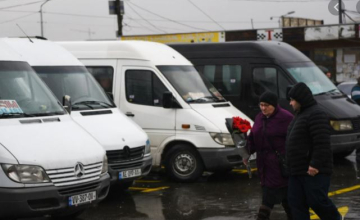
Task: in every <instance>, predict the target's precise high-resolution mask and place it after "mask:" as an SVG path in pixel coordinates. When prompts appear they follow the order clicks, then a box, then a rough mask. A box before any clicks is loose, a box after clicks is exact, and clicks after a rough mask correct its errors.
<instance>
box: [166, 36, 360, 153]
mask: <svg viewBox="0 0 360 220" xmlns="http://www.w3.org/2000/svg"><path fill="white" fill-rule="evenodd" d="M169 46H171V47H173V48H174V49H175V50H177V51H178V52H180V53H181V54H182V55H184V56H185V57H186V58H187V59H189V60H190V61H191V62H192V63H193V64H194V66H195V67H196V69H197V70H198V71H199V72H200V73H202V74H203V75H204V76H205V77H206V78H207V79H208V80H209V81H210V82H211V83H213V84H214V86H215V87H216V88H217V89H218V90H219V91H220V93H221V94H222V95H223V96H224V97H225V98H226V99H227V100H229V101H231V102H232V104H233V105H234V106H236V107H237V108H238V109H240V110H241V111H242V112H244V113H245V114H246V115H248V116H249V117H250V118H252V119H254V118H255V116H256V115H257V114H258V113H259V112H260V108H259V106H258V103H259V102H258V100H259V96H260V95H261V94H262V93H263V92H265V91H272V92H274V93H276V94H278V96H279V103H280V105H281V106H282V107H283V108H285V109H287V110H290V111H292V109H291V106H290V105H289V101H288V100H287V99H286V90H287V87H288V86H289V85H294V84H296V83H297V82H304V83H306V84H307V85H308V86H309V88H310V89H311V91H312V93H313V95H314V96H315V99H316V100H317V102H318V103H319V105H320V106H322V107H323V108H324V109H325V111H326V112H327V113H328V115H329V117H330V120H331V122H330V123H331V126H332V128H333V130H332V135H331V146H332V149H333V152H334V154H335V155H336V156H339V157H345V156H347V155H349V154H350V153H351V152H352V151H353V150H354V149H355V148H358V147H360V107H359V106H358V105H357V104H355V103H354V102H353V101H352V100H351V99H349V98H348V97H347V96H346V95H344V94H343V93H342V92H340V91H339V90H338V89H337V88H336V86H335V85H334V84H333V83H332V82H331V81H330V80H329V79H328V78H327V77H326V76H325V75H324V73H323V72H322V71H321V70H320V69H319V68H318V67H317V66H316V65H315V64H314V63H313V62H312V61H311V60H310V59H309V58H308V57H306V56H305V55H304V54H302V53H301V52H300V51H298V50H297V49H295V48H294V47H292V46H290V45H288V44H286V43H280V42H256V41H254V42H250V41H248V42H247V41H243V42H227V43H201V44H172V45H169Z"/></svg>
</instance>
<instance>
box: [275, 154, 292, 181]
mask: <svg viewBox="0 0 360 220" xmlns="http://www.w3.org/2000/svg"><path fill="white" fill-rule="evenodd" d="M273 150H274V149H273ZM274 151H275V154H276V157H277V158H278V160H279V166H280V171H281V176H282V177H284V178H287V177H289V176H290V175H289V170H288V165H287V163H286V158H285V156H284V155H282V154H280V153H279V152H278V151H276V150H274Z"/></svg>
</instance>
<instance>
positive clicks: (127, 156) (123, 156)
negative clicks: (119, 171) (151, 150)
mask: <svg viewBox="0 0 360 220" xmlns="http://www.w3.org/2000/svg"><path fill="white" fill-rule="evenodd" d="M125 147H126V146H125ZM125 147H124V148H125ZM127 148H128V151H125V150H124V149H123V150H108V151H106V156H107V158H108V163H109V164H118V163H123V162H127V161H134V160H140V159H142V158H143V157H144V150H145V146H141V147H135V148H129V147H127Z"/></svg>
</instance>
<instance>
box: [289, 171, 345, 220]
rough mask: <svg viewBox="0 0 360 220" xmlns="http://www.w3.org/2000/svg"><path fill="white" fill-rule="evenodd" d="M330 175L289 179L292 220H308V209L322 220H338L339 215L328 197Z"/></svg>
mask: <svg viewBox="0 0 360 220" xmlns="http://www.w3.org/2000/svg"><path fill="white" fill-rule="evenodd" d="M329 187H330V175H327V174H318V175H315V176H314V177H313V176H309V175H301V176H290V178H289V192H288V198H289V204H290V207H291V212H292V216H293V219H294V220H310V213H309V207H310V208H312V210H314V212H315V213H316V214H317V215H318V216H319V218H320V219H323V220H340V219H341V215H340V213H339V212H338V210H337V209H336V207H335V205H334V204H333V203H332V201H331V200H330V199H329V197H328V192H329Z"/></svg>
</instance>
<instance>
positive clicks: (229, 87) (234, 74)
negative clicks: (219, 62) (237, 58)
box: [222, 65, 241, 95]
mask: <svg viewBox="0 0 360 220" xmlns="http://www.w3.org/2000/svg"><path fill="white" fill-rule="evenodd" d="M240 80H241V66H240V65H223V66H222V84H223V86H224V88H225V89H226V91H223V92H222V93H223V95H240Z"/></svg>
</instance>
